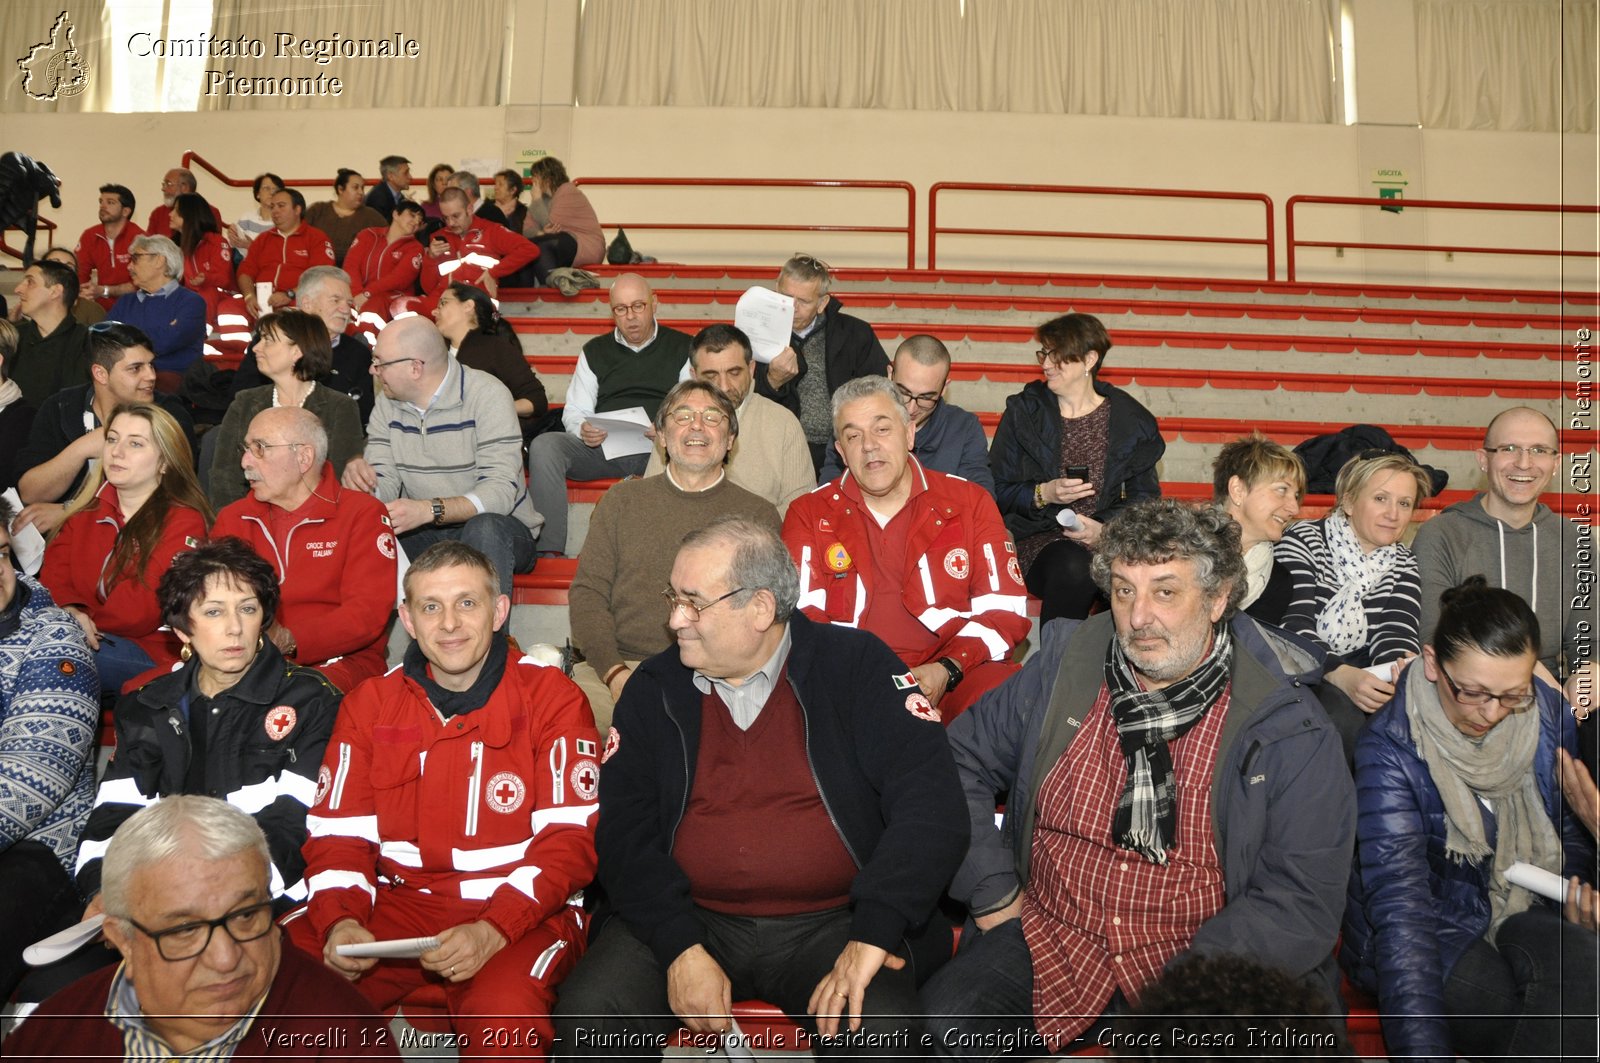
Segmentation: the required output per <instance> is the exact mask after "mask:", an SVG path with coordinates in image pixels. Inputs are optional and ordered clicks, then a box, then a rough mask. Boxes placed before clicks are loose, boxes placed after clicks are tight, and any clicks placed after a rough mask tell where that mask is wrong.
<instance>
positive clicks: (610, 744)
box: [600, 727, 622, 764]
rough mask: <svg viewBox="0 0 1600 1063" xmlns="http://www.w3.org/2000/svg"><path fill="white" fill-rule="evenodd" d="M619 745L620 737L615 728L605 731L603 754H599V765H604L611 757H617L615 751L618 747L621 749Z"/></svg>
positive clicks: (620, 743) (620, 742)
mask: <svg viewBox="0 0 1600 1063" xmlns="http://www.w3.org/2000/svg"><path fill="white" fill-rule="evenodd" d="M621 745H622V736H621V735H620V734H618V733H617V729H616V728H615V727H613V728H611V730H609V731H607V732H606V748H605V752H603V753H601V754H600V763H602V764H604V763H605V762H606V761H608V760H610V759H611V758H612V757H614V756H616V755H617V749H618V748H619V747H621Z"/></svg>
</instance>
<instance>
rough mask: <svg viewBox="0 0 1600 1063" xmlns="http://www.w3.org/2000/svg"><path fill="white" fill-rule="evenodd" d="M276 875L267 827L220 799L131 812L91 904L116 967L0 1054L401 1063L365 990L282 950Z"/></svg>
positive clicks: (66, 995)
mask: <svg viewBox="0 0 1600 1063" xmlns="http://www.w3.org/2000/svg"><path fill="white" fill-rule="evenodd" d="M271 866H272V865H271V862H270V858H269V856H268V853H267V841H266V838H265V837H264V836H263V835H262V833H261V828H260V827H258V826H256V823H255V820H253V819H251V818H250V817H249V816H248V815H246V814H245V813H243V812H241V811H239V810H238V809H236V808H234V807H233V806H232V805H230V804H228V803H227V802H226V801H219V800H217V799H216V798H212V797H194V796H177V797H168V798H166V799H164V800H162V801H159V802H157V803H156V804H153V805H150V806H148V807H146V808H143V809H141V810H139V811H138V812H136V813H134V814H133V815H132V816H131V817H129V819H128V820H127V822H125V823H124V824H123V825H122V826H121V827H120V828H118V830H117V833H116V835H115V836H114V837H113V838H112V839H111V847H110V848H109V849H107V850H106V856H105V863H104V870H103V872H102V878H101V882H102V887H103V888H102V891H101V893H100V896H99V898H98V899H97V900H98V903H99V904H100V905H101V906H102V907H103V909H104V912H105V915H106V922H105V928H104V933H105V936H106V940H107V941H108V942H110V943H111V944H112V945H113V946H114V947H115V948H116V949H117V951H118V952H120V953H122V963H121V964H120V965H119V966H116V967H106V968H103V969H102V970H100V971H97V972H95V973H94V974H90V975H87V976H86V977H84V978H82V979H79V980H78V981H76V982H74V983H73V984H72V985H70V986H68V987H67V988H65V989H63V990H62V991H61V992H60V993H57V994H56V995H55V996H53V997H51V998H50V999H49V1000H47V1001H45V1002H44V1003H43V1004H42V1005H40V1007H39V1010H38V1011H36V1012H34V1013H33V1015H31V1016H30V1017H29V1018H28V1020H27V1022H25V1023H24V1024H23V1025H22V1026H21V1028H20V1029H18V1030H17V1031H16V1032H15V1033H14V1034H12V1035H11V1036H10V1037H8V1038H7V1039H6V1042H5V1054H6V1058H7V1059H8V1060H21V1059H63V1058H76V1059H100V1058H114V1059H124V1058H125V1059H168V1058H175V1057H179V1056H185V1055H189V1054H193V1056H194V1057H195V1058H200V1059H226V1058H228V1057H229V1056H230V1055H238V1056H240V1057H259V1056H267V1055H284V1056H294V1057H296V1058H332V1059H343V1058H351V1057H363V1058H368V1057H377V1058H382V1059H397V1058H399V1057H398V1056H397V1055H396V1054H395V1050H394V1048H393V1046H392V1045H391V1044H390V1040H389V1028H388V1025H387V1023H386V1022H385V1020H384V1019H382V1018H380V1017H379V1016H378V1014H377V1013H376V1012H374V1011H373V1010H372V1008H371V1007H370V1006H369V1005H368V1004H367V1003H366V1001H365V1000H364V999H363V998H362V997H361V995H360V994H359V993H357V992H356V991H355V990H354V989H353V988H351V987H350V985H349V984H348V983H346V982H344V981H343V980H342V979H340V978H339V977H338V976H337V975H335V974H334V973H333V972H331V971H328V970H326V969H324V968H323V967H322V965H320V964H318V963H317V962H316V961H315V960H314V959H312V958H311V957H308V956H304V955H302V954H300V953H299V952H297V951H295V950H294V949H285V948H284V947H283V936H282V931H280V930H279V929H278V927H277V926H276V925H275V924H274V923H273V921H272V893H271V890H270V888H269V884H268V881H267V872H268V869H269V868H270V867H271ZM96 1015H99V1016H103V1019H95V1018H92V1017H91V1016H96Z"/></svg>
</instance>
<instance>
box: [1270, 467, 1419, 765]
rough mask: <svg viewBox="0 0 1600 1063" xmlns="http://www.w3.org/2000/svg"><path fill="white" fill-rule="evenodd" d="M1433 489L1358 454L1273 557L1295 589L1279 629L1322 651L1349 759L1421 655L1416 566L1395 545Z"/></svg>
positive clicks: (1328, 696)
mask: <svg viewBox="0 0 1600 1063" xmlns="http://www.w3.org/2000/svg"><path fill="white" fill-rule="evenodd" d="M1432 488H1433V483H1432V481H1431V480H1430V479H1429V478H1428V474H1427V472H1426V470H1424V469H1423V468H1422V467H1421V466H1419V465H1417V464H1416V463H1415V462H1413V461H1411V460H1410V459H1409V458H1407V457H1405V456H1404V455H1402V454H1392V453H1389V452H1387V451H1367V452H1365V453H1362V454H1358V455H1357V456H1356V457H1354V458H1351V459H1350V460H1349V461H1347V462H1346V463H1345V465H1344V468H1342V469H1340V470H1339V476H1338V479H1336V480H1335V481H1334V508H1333V509H1332V510H1331V511H1330V512H1329V513H1328V515H1327V516H1325V517H1323V518H1321V519H1320V520H1306V521H1301V522H1300V523H1298V524H1295V525H1294V526H1292V527H1291V528H1289V530H1288V531H1286V532H1284V534H1283V538H1282V539H1280V540H1278V545H1277V546H1276V547H1274V548H1273V559H1274V563H1275V564H1277V565H1282V566H1283V567H1284V568H1285V569H1286V570H1287V571H1288V573H1289V577H1290V579H1291V581H1292V582H1293V591H1292V594H1291V597H1290V600H1289V605H1288V607H1287V608H1286V609H1285V610H1284V614H1283V621H1282V626H1283V627H1284V628H1286V629H1288V630H1289V631H1292V632H1294V633H1295V634H1297V635H1304V636H1306V637H1307V638H1310V639H1314V640H1315V641H1316V642H1318V643H1320V644H1321V645H1323V646H1326V647H1327V648H1328V650H1329V652H1330V657H1329V661H1328V666H1329V670H1328V671H1326V672H1325V673H1324V675H1325V678H1326V679H1327V685H1325V686H1324V687H1323V689H1322V691H1321V692H1320V696H1321V699H1322V704H1323V707H1324V708H1325V709H1327V710H1328V716H1329V717H1330V718H1331V719H1332V720H1333V723H1334V726H1335V727H1337V728H1338V729H1339V736H1340V738H1342V739H1343V740H1344V748H1345V754H1346V755H1347V756H1353V755H1354V753H1355V743H1356V736H1357V735H1358V734H1360V732H1361V728H1362V727H1363V726H1365V725H1366V722H1367V717H1368V716H1370V715H1371V714H1372V713H1374V712H1377V711H1378V710H1379V709H1381V708H1383V706H1384V705H1385V704H1387V703H1388V701H1389V699H1390V698H1391V697H1393V696H1394V691H1395V682H1396V677H1397V676H1398V674H1399V671H1400V669H1401V668H1403V667H1404V666H1405V663H1406V662H1407V661H1409V660H1410V659H1411V658H1412V657H1415V656H1416V655H1417V652H1418V651H1419V650H1420V649H1421V648H1422V642H1421V635H1420V631H1421V626H1420V617H1421V613H1422V601H1421V599H1422V588H1421V582H1420V580H1419V577H1418V572H1417V559H1416V557H1414V556H1413V555H1412V553H1411V550H1410V549H1409V548H1408V547H1407V546H1406V545H1405V544H1404V543H1403V542H1401V541H1400V540H1401V539H1402V538H1403V537H1404V536H1405V533H1406V529H1407V528H1409V527H1410V525H1411V516H1412V514H1413V513H1414V512H1415V511H1416V508H1417V505H1418V504H1419V503H1421V501H1422V500H1423V499H1425V498H1427V497H1428V494H1429V492H1430V491H1431V490H1432Z"/></svg>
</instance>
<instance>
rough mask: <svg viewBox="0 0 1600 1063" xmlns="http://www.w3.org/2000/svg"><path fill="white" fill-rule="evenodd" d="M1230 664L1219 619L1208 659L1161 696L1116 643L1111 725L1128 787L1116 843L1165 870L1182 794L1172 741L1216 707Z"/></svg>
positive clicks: (1110, 678) (1110, 658)
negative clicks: (1147, 685)
mask: <svg viewBox="0 0 1600 1063" xmlns="http://www.w3.org/2000/svg"><path fill="white" fill-rule="evenodd" d="M1232 665H1233V636H1232V634H1231V633H1230V632H1229V630H1228V624H1227V621H1221V622H1219V623H1217V624H1216V625H1215V626H1214V627H1213V630H1212V638H1211V653H1210V654H1209V655H1207V657H1206V659H1205V660H1203V661H1201V662H1200V664H1199V666H1198V667H1196V668H1195V670H1194V671H1192V672H1190V673H1189V674H1188V675H1186V676H1184V677H1183V678H1182V679H1180V680H1178V681H1177V682H1176V683H1173V684H1172V685H1170V686H1167V687H1163V688H1162V689H1160V690H1145V689H1144V688H1142V687H1141V686H1140V685H1139V681H1138V680H1137V679H1136V678H1134V674H1133V666H1132V665H1131V664H1129V663H1128V658H1127V656H1126V655H1125V654H1124V653H1123V652H1122V643H1121V641H1120V640H1118V639H1112V640H1111V652H1110V653H1108V654H1107V655H1106V687H1107V689H1108V690H1109V691H1110V692H1111V721H1112V722H1113V723H1114V724H1116V726H1117V737H1118V739H1119V740H1120V741H1121V743H1122V755H1123V757H1124V758H1125V759H1126V760H1127V763H1128V781H1127V784H1126V785H1125V786H1124V787H1123V789H1122V796H1121V797H1119V798H1118V799H1117V809H1116V812H1115V813H1114V814H1113V815H1112V818H1111V837H1112V839H1113V840H1115V841H1116V842H1117V844H1119V845H1121V846H1123V847H1124V848H1127V849H1132V850H1133V851H1134V852H1136V853H1138V854H1140V855H1141V856H1143V857H1144V858H1145V859H1146V860H1148V861H1150V862H1151V863H1152V864H1161V865H1163V866H1164V865H1165V864H1166V862H1167V849H1168V848H1169V847H1170V846H1171V845H1172V844H1173V838H1174V836H1175V835H1176V834H1177V828H1178V792H1177V786H1176V783H1175V781H1174V779H1173V773H1172V751H1171V749H1170V748H1169V746H1168V743H1170V742H1172V741H1173V740H1174V739H1176V738H1179V737H1180V736H1182V735H1183V734H1184V733H1185V732H1186V731H1188V730H1189V728H1191V727H1193V726H1194V725H1195V724H1196V723H1198V722H1200V717H1202V716H1204V715H1205V714H1206V710H1207V709H1209V708H1210V707H1211V706H1212V705H1215V704H1216V702H1217V699H1218V698H1220V697H1221V696H1222V691H1223V688H1224V687H1226V686H1227V685H1228V675H1229V672H1230V671H1231V669H1232Z"/></svg>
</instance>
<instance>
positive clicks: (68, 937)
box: [22, 915, 106, 967]
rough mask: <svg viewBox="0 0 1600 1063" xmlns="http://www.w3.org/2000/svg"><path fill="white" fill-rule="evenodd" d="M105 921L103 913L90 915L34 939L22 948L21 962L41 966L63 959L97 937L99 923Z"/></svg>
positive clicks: (31, 965)
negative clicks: (43, 937)
mask: <svg viewBox="0 0 1600 1063" xmlns="http://www.w3.org/2000/svg"><path fill="white" fill-rule="evenodd" d="M105 921H106V917H105V916H104V915H92V916H90V917H89V918H87V919H85V920H84V921H83V922H81V923H75V924H73V925H72V926H69V927H67V928H66V929H65V930H61V931H58V932H56V933H54V934H51V935H50V936H49V937H47V938H45V939H44V940H43V941H35V942H34V943H33V944H32V945H29V946H28V947H27V948H25V949H23V950H22V962H23V963H26V964H27V965H28V966H30V967H43V966H44V965H45V964H48V963H55V962H57V961H59V960H64V959H66V958H67V957H68V956H71V955H72V954H73V953H74V952H77V951H78V950H79V949H81V948H82V947H83V946H84V945H86V944H88V943H89V942H91V941H93V940H94V939H95V938H96V937H98V936H99V935H100V924H101V923H103V922H105Z"/></svg>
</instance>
